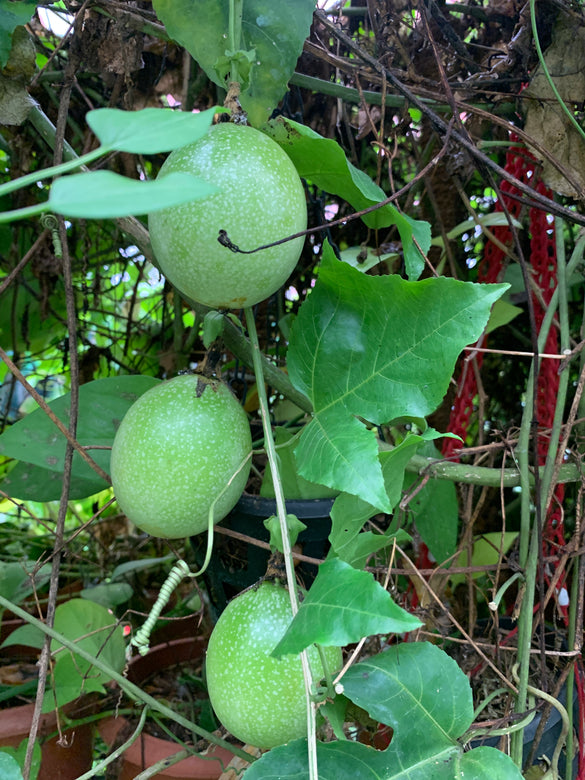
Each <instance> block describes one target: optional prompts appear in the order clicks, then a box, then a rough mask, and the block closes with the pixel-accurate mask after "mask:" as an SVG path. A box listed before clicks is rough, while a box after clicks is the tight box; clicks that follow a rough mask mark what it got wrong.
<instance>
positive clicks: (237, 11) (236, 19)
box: [229, 0, 244, 81]
mask: <svg viewBox="0 0 585 780" xmlns="http://www.w3.org/2000/svg"><path fill="white" fill-rule="evenodd" d="M229 13H230V16H229V36H230V37H229V41H230V47H231V51H232V53H233V54H235V52H237V51H239V49H240V46H241V40H242V16H243V13H244V3H243V0H230V12H229ZM239 80H240V78H239V74H238V66H237V64H236V62H235V60H232V62H231V71H230V81H239Z"/></svg>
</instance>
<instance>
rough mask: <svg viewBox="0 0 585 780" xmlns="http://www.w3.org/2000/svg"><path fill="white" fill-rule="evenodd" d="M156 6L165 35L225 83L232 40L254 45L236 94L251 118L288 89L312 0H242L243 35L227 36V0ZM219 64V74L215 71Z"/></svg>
mask: <svg viewBox="0 0 585 780" xmlns="http://www.w3.org/2000/svg"><path fill="white" fill-rule="evenodd" d="M153 6H154V9H155V11H156V13H157V15H158V17H159V19H160V20H161V21H162V22H163V23H164V25H165V27H166V29H167V32H168V33H169V35H170V36H171V37H172V38H173V39H174V40H175V41H177V42H178V43H180V44H181V46H184V47H185V48H186V49H187V51H188V52H189V53H190V54H191V55H192V56H193V58H194V59H195V60H197V62H198V63H199V65H200V66H201V67H202V68H203V70H204V71H205V73H206V74H207V76H208V77H209V78H210V79H211V80H212V81H213V82H215V83H216V84H218V85H219V86H220V87H224V88H225V87H226V86H227V85H226V81H225V78H224V74H225V61H226V57H227V58H228V59H230V55H229V53H228V51H229V50H230V49H231V47H232V46H235V47H236V49H237V51H236V52H231V54H232V55H236V56H237V55H239V59H240V60H241V59H242V57H241V54H240V52H241V51H246V52H251V51H252V50H254V51H255V54H256V56H255V60H254V62H252V66H251V69H250V72H249V74H248V81H249V84H248V85H247V86H246V87H245V89H244V90H243V92H242V93H241V95H240V102H241V104H242V107H243V109H244V111H247V113H248V118H249V120H250V124H252V125H254V126H258V125H260V124H262V123H263V122H265V121H266V119H267V118H268V116H269V115H270V113H271V112H272V110H273V109H274V108H275V107H276V105H277V104H278V102H279V101H280V99H281V98H282V96H283V95H284V93H285V92H286V88H287V84H288V80H289V79H290V77H291V76H292V74H293V73H294V69H295V65H296V63H297V60H298V58H299V56H300V54H301V52H302V50H303V43H304V41H305V39H306V37H307V36H308V34H309V30H310V27H311V22H312V19H313V11H314V10H315V3H314V0H287V2H286V3H274V2H272V0H246V2H245V3H243V4H242V6H243V16H242V40H241V41H230V40H229V38H228V32H229V29H230V27H229V9H230V2H229V0H154V2H153ZM218 67H219V69H220V71H221V74H222V75H220V74H218V72H217V68H218Z"/></svg>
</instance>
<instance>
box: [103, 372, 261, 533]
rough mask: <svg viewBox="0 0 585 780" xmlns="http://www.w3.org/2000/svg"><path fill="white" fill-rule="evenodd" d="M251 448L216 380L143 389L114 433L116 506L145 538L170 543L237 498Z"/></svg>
mask: <svg viewBox="0 0 585 780" xmlns="http://www.w3.org/2000/svg"><path fill="white" fill-rule="evenodd" d="M251 448H252V442H251V435H250V426H249V423H248V418H247V416H246V413H245V412H244V410H243V409H242V406H241V405H240V403H239V402H238V400H237V399H236V398H235V397H234V395H233V394H232V392H231V390H230V389H229V388H228V387H227V386H226V385H225V384H223V383H221V382H219V381H217V380H215V379H209V378H206V377H203V376H198V375H195V374H185V375H183V376H178V377H175V378H174V379H170V380H168V381H165V382H161V383H160V384H159V385H156V386H155V387H153V388H151V389H150V390H148V391H147V392H146V393H144V395H142V396H140V398H138V400H137V401H136V402H135V403H134V404H133V405H132V406H131V407H130V409H129V410H128V412H127V413H126V415H125V416H124V419H123V420H122V422H121V424H120V427H119V428H118V430H117V432H116V436H115V438H114V443H113V446H112V455H111V477H112V485H113V488H114V493H115V496H116V499H117V501H118V504H119V506H120V508H121V509H122V511H123V512H124V513H125V514H126V515H127V516H128V518H129V519H130V520H131V521H132V522H133V523H134V524H135V525H137V526H138V528H140V529H141V530H143V531H146V532H147V533H149V534H151V535H152V536H160V537H164V538H167V539H178V538H181V537H185V536H192V535H194V534H198V533H201V532H202V531H205V530H206V529H207V527H208V517H209V511H210V508H211V507H212V505H213V521H214V522H215V523H218V522H219V521H220V520H222V519H223V518H224V517H225V516H226V514H227V513H228V512H229V511H230V510H231V509H232V507H233V506H234V504H235V503H236V502H237V500H238V499H239V497H240V496H241V494H242V492H243V490H244V487H245V485H246V481H247V478H248V474H249V471H250V460H249V458H248V456H249V455H250V452H251Z"/></svg>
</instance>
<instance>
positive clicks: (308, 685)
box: [244, 306, 319, 780]
mask: <svg viewBox="0 0 585 780" xmlns="http://www.w3.org/2000/svg"><path fill="white" fill-rule="evenodd" d="M244 312H245V315H246V327H247V328H248V335H249V337H250V343H251V345H252V364H253V366H254V374H255V375H256V390H257V393H258V401H259V404H260V416H261V418H262V429H263V431H264V448H265V450H266V455H267V457H268V462H269V464H270V470H271V474H272V481H273V483H274V496H275V498H276V514H277V516H278V521H279V523H280V529H281V534H282V553H283V556H284V565H285V570H286V579H287V583H288V594H289V597H290V604H291V608H292V613H293V616H294V615H296V614H297V612H298V610H299V602H298V597H297V585H296V579H295V570H294V564H293V558H292V551H291V547H290V540H289V537H288V527H287V523H286V504H285V502H284V492H283V489H282V481H281V479H280V470H279V466H278V456H277V454H276V447H275V444H274V436H273V435H272V427H271V425H270V412H269V409H268V398H267V397H266V385H265V383H264V374H263V372H262V358H261V352H260V345H259V344H258V333H257V331H256V322H255V320H254V312H253V311H252V309H251V308H250V307H249V306H248V307H246V309H244ZM301 664H302V667H303V679H304V681H305V698H306V702H307V738H308V760H309V779H310V780H318V778H319V772H318V769H317V737H316V732H315V727H316V719H315V715H316V705H315V702H314V701H313V696H312V693H313V691H312V688H313V677H312V675H311V669H310V667H309V659H308V657H307V653H306V651H305V650H303V652H302V653H301Z"/></svg>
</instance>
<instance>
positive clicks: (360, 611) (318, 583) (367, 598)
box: [272, 558, 422, 657]
mask: <svg viewBox="0 0 585 780" xmlns="http://www.w3.org/2000/svg"><path fill="white" fill-rule="evenodd" d="M421 625H422V624H421V622H420V620H418V618H415V617H414V616H413V615H409V614H408V612H406V611H405V610H403V609H402V607H399V606H398V605H397V604H395V603H394V601H392V597H391V596H390V594H389V593H388V592H387V591H385V590H384V588H383V587H382V586H381V585H380V584H379V583H378V582H376V580H375V579H374V577H373V576H372V575H371V574H370V573H369V572H365V571H358V570H357V569H354V568H353V567H352V566H350V565H349V564H347V563H345V562H344V561H341V560H339V559H338V558H331V559H329V560H326V561H325V562H324V563H322V564H321V566H319V571H318V572H317V576H316V578H315V581H314V582H313V584H312V586H311V589H310V590H309V592H308V593H307V595H306V597H305V599H304V601H303V602H302V603H301V606H300V608H299V611H298V612H297V614H296V615H295V617H294V618H293V620H292V622H291V624H290V626H289V627H288V629H287V631H286V633H285V635H284V636H283V638H282V639H281V640H280V642H279V643H278V644H277V646H276V647H275V648H274V650H273V652H272V654H273V655H275V656H276V657H279V656H281V655H286V654H287V653H300V652H301V651H302V650H304V649H305V647H308V646H309V645H311V644H320V645H324V646H326V647H327V646H339V647H343V646H344V645H347V644H349V643H350V642H358V641H359V640H360V639H361V638H362V637H364V636H369V635H371V634H386V633H404V632H406V631H414V629H416V628H419V626H421Z"/></svg>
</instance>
